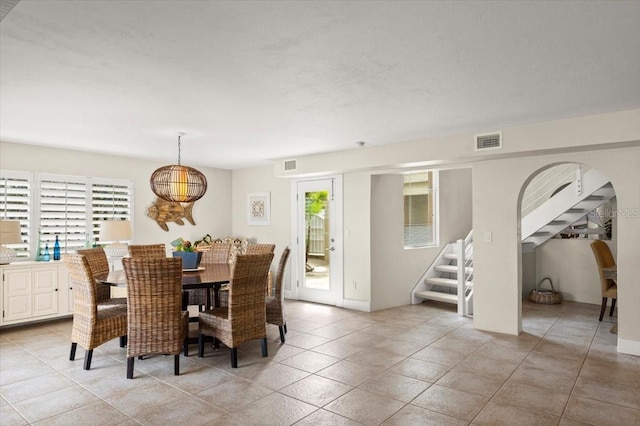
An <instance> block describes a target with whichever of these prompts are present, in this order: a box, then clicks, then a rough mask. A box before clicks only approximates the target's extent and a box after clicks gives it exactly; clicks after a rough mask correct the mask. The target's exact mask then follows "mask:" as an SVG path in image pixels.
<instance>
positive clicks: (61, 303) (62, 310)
mask: <svg viewBox="0 0 640 426" xmlns="http://www.w3.org/2000/svg"><path fill="white" fill-rule="evenodd" d="M58 293H59V294H58V313H59V314H60V315H65V314H72V313H73V284H72V283H71V281H70V280H69V271H68V270H67V268H66V267H65V266H64V265H58Z"/></svg>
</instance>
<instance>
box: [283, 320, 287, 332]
mask: <svg viewBox="0 0 640 426" xmlns="http://www.w3.org/2000/svg"><path fill="white" fill-rule="evenodd" d="M283 327H284V332H285V333H286V332H287V323H286V322H285V323H284V325H283Z"/></svg>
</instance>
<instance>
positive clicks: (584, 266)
mask: <svg viewBox="0 0 640 426" xmlns="http://www.w3.org/2000/svg"><path fill="white" fill-rule="evenodd" d="M593 241H594V240H591V239H586V238H571V239H550V240H548V241H547V242H546V243H544V244H542V245H541V246H539V247H537V248H536V252H535V256H536V280H537V281H536V282H539V281H540V280H541V279H542V278H544V277H549V278H551V281H552V282H553V285H554V287H555V289H556V290H558V291H560V292H561V293H562V297H563V299H564V300H571V301H574V302H580V303H592V304H595V305H600V303H601V302H602V293H601V292H600V275H599V273H598V268H597V266H596V261H595V258H594V257H593V252H592V251H591V243H592V242H593ZM605 242H606V243H607V244H608V245H609V247H610V248H611V252H612V253H614V257H615V256H616V255H615V252H616V248H615V244H614V242H612V241H605ZM525 294H526V293H525Z"/></svg>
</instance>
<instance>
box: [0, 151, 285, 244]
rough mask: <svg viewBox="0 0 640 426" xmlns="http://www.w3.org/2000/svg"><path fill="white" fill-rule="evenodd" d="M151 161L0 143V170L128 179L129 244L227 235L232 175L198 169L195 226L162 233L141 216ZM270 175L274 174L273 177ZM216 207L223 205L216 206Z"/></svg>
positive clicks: (147, 203) (149, 196)
mask: <svg viewBox="0 0 640 426" xmlns="http://www.w3.org/2000/svg"><path fill="white" fill-rule="evenodd" d="M164 165H165V164H161V163H158V162H154V161H146V160H141V159H137V158H126V157H117V156H110V155H103V154H92V153H87V152H81V151H72V150H66V149H54V148H44V147H39V146H33V145H21V144H12V143H6V142H0V169H2V170H20V171H29V172H34V173H36V172H41V173H55V174H66V175H73V176H92V177H110V178H119V179H128V180H131V181H133V187H134V189H133V190H134V201H133V202H134V214H133V240H132V242H133V243H137V244H147V243H161V242H162V243H165V244H167V246H168V244H169V243H170V242H171V241H173V240H175V239H176V238H178V237H183V238H184V239H188V240H191V241H195V240H198V239H200V238H202V237H203V236H204V235H206V234H207V233H209V234H211V235H212V236H215V235H226V234H228V233H230V232H231V210H230V209H229V207H228V206H229V205H230V204H231V171H229V170H221V169H212V168H206V167H199V168H198V169H199V170H200V171H201V172H202V173H204V175H205V176H206V177H207V181H208V190H207V193H206V194H205V195H204V197H202V198H201V199H200V200H198V201H196V202H195V204H194V206H193V218H194V221H195V223H196V225H195V226H193V225H191V224H190V223H188V222H186V221H185V224H184V225H183V226H180V225H178V224H176V223H173V222H169V223H167V225H168V227H169V231H168V232H165V231H164V230H162V229H161V228H160V227H159V226H158V224H157V223H156V222H155V221H154V220H152V219H151V218H149V217H148V216H147V215H146V212H147V208H148V207H149V206H150V205H151V204H152V203H153V201H154V200H155V195H154V194H153V192H151V188H150V187H149V177H150V176H151V173H153V171H154V170H155V169H157V168H158V167H161V166H164ZM272 174H273V173H272ZM220 206H225V207H224V208H220Z"/></svg>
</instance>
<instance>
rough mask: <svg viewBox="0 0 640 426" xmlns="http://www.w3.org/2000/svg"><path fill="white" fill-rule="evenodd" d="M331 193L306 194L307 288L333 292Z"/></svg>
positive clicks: (314, 192)
mask: <svg viewBox="0 0 640 426" xmlns="http://www.w3.org/2000/svg"><path fill="white" fill-rule="evenodd" d="M328 200H329V192H328V191H313V192H305V196H304V201H305V215H304V216H305V218H304V221H305V234H306V235H305V259H306V262H305V287H307V288H310V289H315V290H326V291H329V290H331V285H330V281H329V261H330V259H329V253H330V251H329V248H330V247H331V242H330V237H329V229H330V228H329V219H330V218H329V209H328Z"/></svg>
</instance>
